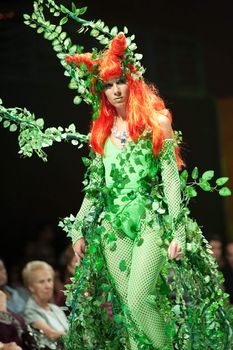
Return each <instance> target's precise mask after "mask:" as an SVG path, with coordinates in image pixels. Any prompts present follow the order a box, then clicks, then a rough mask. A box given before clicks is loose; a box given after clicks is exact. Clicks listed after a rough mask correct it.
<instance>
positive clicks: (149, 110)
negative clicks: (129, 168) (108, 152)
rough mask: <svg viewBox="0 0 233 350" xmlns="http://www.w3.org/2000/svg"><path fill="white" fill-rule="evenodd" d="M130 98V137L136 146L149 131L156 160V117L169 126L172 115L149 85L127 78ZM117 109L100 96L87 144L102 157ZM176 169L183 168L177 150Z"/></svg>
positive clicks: (158, 136)
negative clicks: (165, 118) (97, 112)
mask: <svg viewBox="0 0 233 350" xmlns="http://www.w3.org/2000/svg"><path fill="white" fill-rule="evenodd" d="M127 80H128V86H129V98H128V103H127V120H128V129H129V134H130V137H131V139H132V140H133V141H135V142H137V140H138V138H139V137H140V136H141V135H142V133H143V132H144V131H145V130H147V129H151V130H152V144H153V152H154V154H155V155H156V156H157V155H158V153H159V152H160V150H161V148H162V142H163V140H164V135H163V131H162V129H161V127H160V125H159V123H158V120H157V116H158V114H163V115H165V116H166V117H167V118H168V119H169V120H170V121H171V122H172V115H171V113H170V112H169V110H168V109H166V107H165V104H164V101H163V100H162V98H161V97H159V94H158V92H157V90H156V88H155V87H154V86H153V85H148V84H147V83H145V81H144V80H142V79H133V78H132V76H131V74H127ZM116 114H117V112H116V109H115V108H114V107H113V106H112V105H111V104H110V103H109V102H108V100H107V98H106V96H105V93H104V92H102V93H101V98H100V109H99V115H98V118H97V119H96V120H94V121H93V124H92V128H91V136H90V144H91V146H92V148H93V150H94V151H95V152H97V153H100V154H104V144H105V141H106V139H107V137H108V136H109V134H110V133H111V128H112V126H113V122H114V117H115V116H116ZM175 152H176V158H177V164H178V167H179V168H181V167H182V165H184V162H183V161H182V159H181V157H180V154H179V148H178V147H176V148H175Z"/></svg>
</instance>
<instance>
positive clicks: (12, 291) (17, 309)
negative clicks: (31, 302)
mask: <svg viewBox="0 0 233 350" xmlns="http://www.w3.org/2000/svg"><path fill="white" fill-rule="evenodd" d="M7 283H8V275H7V270H6V267H5V264H4V261H3V260H2V259H0V290H1V291H3V292H4V293H5V294H6V296H7V309H8V310H10V311H12V312H14V313H17V314H22V313H23V312H24V309H25V305H26V302H25V300H24V299H23V298H22V297H21V296H20V294H19V292H18V291H17V289H16V288H12V287H10V286H9V285H8V284H7Z"/></svg>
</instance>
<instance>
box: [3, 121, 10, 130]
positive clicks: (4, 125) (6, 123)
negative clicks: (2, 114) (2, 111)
mask: <svg viewBox="0 0 233 350" xmlns="http://www.w3.org/2000/svg"><path fill="white" fill-rule="evenodd" d="M9 125H10V122H9V121H8V120H5V121H4V122H3V127H4V128H8V126H9Z"/></svg>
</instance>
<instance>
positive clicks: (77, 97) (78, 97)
mask: <svg viewBox="0 0 233 350" xmlns="http://www.w3.org/2000/svg"><path fill="white" fill-rule="evenodd" d="M73 102H74V104H75V105H79V104H80V103H81V102H82V99H81V97H80V96H75V98H74V99H73Z"/></svg>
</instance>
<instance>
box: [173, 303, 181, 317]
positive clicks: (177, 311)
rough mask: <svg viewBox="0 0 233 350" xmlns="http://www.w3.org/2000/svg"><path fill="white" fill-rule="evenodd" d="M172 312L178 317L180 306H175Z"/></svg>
mask: <svg viewBox="0 0 233 350" xmlns="http://www.w3.org/2000/svg"><path fill="white" fill-rule="evenodd" d="M172 311H173V312H174V313H175V314H176V315H179V314H180V305H175V306H174V307H173V308H172Z"/></svg>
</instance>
